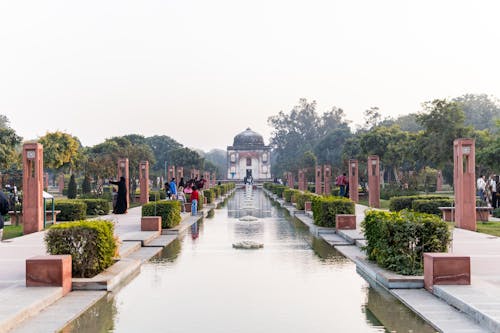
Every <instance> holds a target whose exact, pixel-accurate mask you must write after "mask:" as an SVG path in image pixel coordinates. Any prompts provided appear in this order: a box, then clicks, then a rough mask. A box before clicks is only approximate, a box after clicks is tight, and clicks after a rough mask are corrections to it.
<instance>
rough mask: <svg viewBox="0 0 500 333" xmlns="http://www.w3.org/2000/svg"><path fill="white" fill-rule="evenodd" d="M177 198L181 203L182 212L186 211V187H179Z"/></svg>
mask: <svg viewBox="0 0 500 333" xmlns="http://www.w3.org/2000/svg"><path fill="white" fill-rule="evenodd" d="M177 200H179V202H180V203H181V212H182V213H185V212H186V208H185V207H184V204H185V203H186V195H185V194H184V187H183V186H179V188H178V189H177Z"/></svg>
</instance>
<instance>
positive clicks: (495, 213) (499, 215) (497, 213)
mask: <svg viewBox="0 0 500 333" xmlns="http://www.w3.org/2000/svg"><path fill="white" fill-rule="evenodd" d="M493 217H497V218H500V208H496V209H494V210H493Z"/></svg>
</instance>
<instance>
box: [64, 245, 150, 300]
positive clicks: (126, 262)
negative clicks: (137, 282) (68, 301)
mask: <svg viewBox="0 0 500 333" xmlns="http://www.w3.org/2000/svg"><path fill="white" fill-rule="evenodd" d="M141 249H142V248H141ZM140 251H141V250H139V251H136V252H134V253H133V254H132V255H130V256H129V257H128V258H123V259H121V260H119V261H117V262H116V263H115V264H114V265H113V266H111V267H109V268H108V269H106V270H105V271H104V272H102V273H100V274H97V275H96V276H94V277H92V278H73V290H107V291H113V290H115V289H117V288H118V287H119V286H120V285H121V284H122V283H124V282H126V281H129V280H130V278H132V277H135V276H136V275H137V274H139V272H140V270H141V261H140V260H136V259H134V258H131V257H132V256H133V255H135V254H136V253H137V252H140Z"/></svg>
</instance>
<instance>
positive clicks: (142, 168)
mask: <svg viewBox="0 0 500 333" xmlns="http://www.w3.org/2000/svg"><path fill="white" fill-rule="evenodd" d="M139 184H140V186H141V198H140V203H141V205H145V204H147V203H148V202H149V162H148V161H141V162H140V163H139Z"/></svg>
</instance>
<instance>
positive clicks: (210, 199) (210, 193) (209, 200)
mask: <svg viewBox="0 0 500 333" xmlns="http://www.w3.org/2000/svg"><path fill="white" fill-rule="evenodd" d="M203 195H204V196H205V198H207V203H209V204H210V203H212V202H214V200H215V192H214V191H213V190H212V189H208V190H203Z"/></svg>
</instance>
